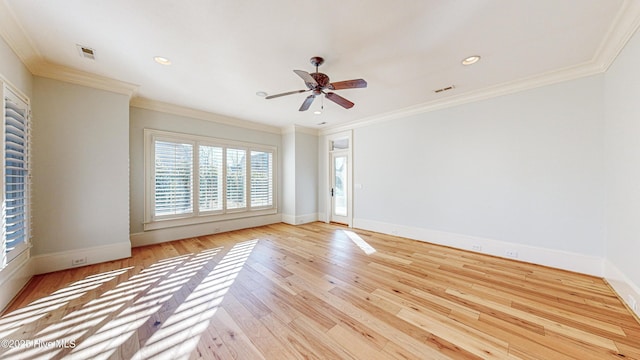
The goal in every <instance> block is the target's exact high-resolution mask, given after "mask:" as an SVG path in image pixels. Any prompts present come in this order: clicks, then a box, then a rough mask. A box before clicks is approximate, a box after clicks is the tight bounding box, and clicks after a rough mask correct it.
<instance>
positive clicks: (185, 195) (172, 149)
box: [154, 140, 193, 217]
mask: <svg viewBox="0 0 640 360" xmlns="http://www.w3.org/2000/svg"><path fill="white" fill-rule="evenodd" d="M154 147H155V149H154V150H155V162H156V164H155V179H154V182H155V187H156V188H155V210H154V214H155V216H157V217H161V216H165V215H169V216H171V215H179V214H190V213H192V212H193V204H192V196H191V189H192V187H193V145H192V144H183V143H178V142H170V141H161V140H158V141H156V142H155V144H154Z"/></svg>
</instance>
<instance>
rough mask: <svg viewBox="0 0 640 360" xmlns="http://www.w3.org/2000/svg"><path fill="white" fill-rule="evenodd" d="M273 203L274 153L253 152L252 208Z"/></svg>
mask: <svg viewBox="0 0 640 360" xmlns="http://www.w3.org/2000/svg"><path fill="white" fill-rule="evenodd" d="M272 203H273V153H270V152H266V151H251V206H252V207H260V206H270V205H271V204H272Z"/></svg>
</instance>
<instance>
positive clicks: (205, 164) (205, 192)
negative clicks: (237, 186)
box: [198, 145, 224, 212]
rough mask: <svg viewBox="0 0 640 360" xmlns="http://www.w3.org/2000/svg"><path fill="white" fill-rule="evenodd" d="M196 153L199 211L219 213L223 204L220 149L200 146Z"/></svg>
mask: <svg viewBox="0 0 640 360" xmlns="http://www.w3.org/2000/svg"><path fill="white" fill-rule="evenodd" d="M198 151H199V156H200V159H199V161H198V163H199V164H200V165H199V173H200V186H199V187H198V189H200V191H199V193H198V199H199V205H200V211H201V212H203V211H221V210H222V206H223V203H224V202H223V200H222V199H223V197H222V194H223V190H222V184H223V181H222V164H223V161H222V147H219V146H207V145H200V146H199V147H198Z"/></svg>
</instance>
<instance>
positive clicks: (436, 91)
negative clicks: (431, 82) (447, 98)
mask: <svg viewBox="0 0 640 360" xmlns="http://www.w3.org/2000/svg"><path fill="white" fill-rule="evenodd" d="M455 88H456V87H455V86H453V85H449V86H447V87H443V88H442V89H438V90H433V92H434V93H436V94H438V93H441V92H443V91H449V90H453V89H455Z"/></svg>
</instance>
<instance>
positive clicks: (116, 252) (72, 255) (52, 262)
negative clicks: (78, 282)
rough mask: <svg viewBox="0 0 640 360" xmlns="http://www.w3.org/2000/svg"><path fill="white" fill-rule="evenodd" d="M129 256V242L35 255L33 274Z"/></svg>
mask: <svg viewBox="0 0 640 360" xmlns="http://www.w3.org/2000/svg"><path fill="white" fill-rule="evenodd" d="M128 257H131V242H129V241H122V242H119V243H114V244H108V245H101V246H95V247H90V248H83V249H75V250H69V251H61V252H57V253H51V254H42V255H37V256H34V257H33V258H32V260H31V261H32V263H33V268H34V269H33V270H34V274H36V275H37V274H44V273H50V272H54V271H59V270H65V269H71V268H75V267H80V266H85V265H90V264H98V263H101V262H106V261H111V260H118V259H124V258H128Z"/></svg>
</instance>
